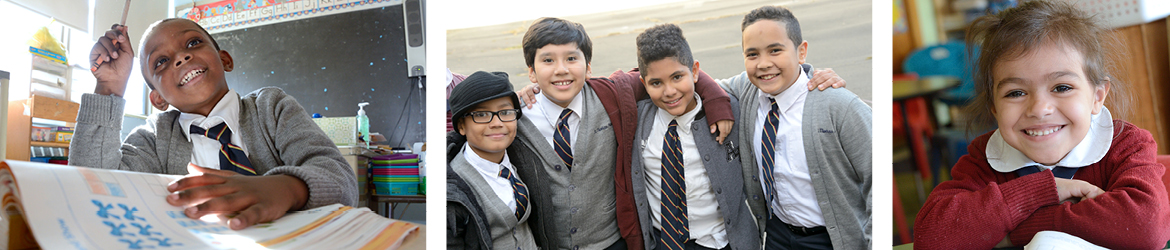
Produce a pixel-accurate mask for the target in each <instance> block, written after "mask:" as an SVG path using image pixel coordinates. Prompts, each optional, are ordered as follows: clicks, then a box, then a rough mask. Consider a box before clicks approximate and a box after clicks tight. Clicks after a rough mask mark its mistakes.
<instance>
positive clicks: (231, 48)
mask: <svg viewBox="0 0 1170 250" xmlns="http://www.w3.org/2000/svg"><path fill="white" fill-rule="evenodd" d="M402 23H403V17H402V8H401V7H399V6H390V7H385V8H375V9H368V10H359V11H354V12H347V13H341V14H334V15H327V16H320V17H314V18H308V19H301V20H295V21H288V22H282V23H276V24H270V25H264V26H258V27H252V28H246V29H240V30H233V31H227V32H223V33H217V34H213V35H212V36H213V37H214V38H215V39H216V41H217V42H218V43H219V45H220V47H221V48H222V49H224V50H227V51H228V52H229V53H231V55H232V58H234V59H235V71H233V72H230V73H228V74H227V81H228V84H229V85H230V86H231V88H232V89H235V90H236V91H237V92H239V93H241V94H246V93H248V92H251V91H253V90H256V89H259V88H261V87H267V86H276V87H280V88H281V89H283V90H284V91H285V92H287V93H288V94H290V95H292V96H294V97H295V98H297V101H298V102H300V104H301V106H304V107H305V110H306V111H308V112H309V113H310V114H312V113H320V114H322V115H324V116H326V117H347V116H355V115H357V110H358V107H357V104H358V103H359V102H369V103H370V105H369V106H366V108H365V110H366V114H367V115H368V116H369V117H370V132H380V133H382V134H383V135H384V136H386V138H387V140H388V141H389V142H388V144H389V145H391V146H395V147H402V146H408V145H410V144H412V143H414V142H422V141H425V140H426V132H425V131H424V128H425V126H426V121H425V114H424V113H425V112H424V111H425V108H424V107H425V106H424V104H423V103H424V102H425V99H426V98H425V95H426V91H425V89H422V88H420V87H419V85H420V84H419V81H425V78H421V79H420V78H409V77H407V67H408V66H407V63H406V54H405V46H406V45H405V41H404V38H403V24H402Z"/></svg>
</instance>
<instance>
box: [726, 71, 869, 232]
mask: <svg viewBox="0 0 1170 250" xmlns="http://www.w3.org/2000/svg"><path fill="white" fill-rule="evenodd" d="M801 70H802V74H801V75H800V76H799V77H798V80H797V82H795V83H794V84H793V85H792V86H790V87H789V88H788V89H785V90H784V91H783V92H782V93H781V94H779V95H776V96H770V95H768V94H767V93H762V91H760V90H759V88H757V87H756V86H755V85H753V84H752V83H751V82H750V81H749V79H748V76H747V73H746V72H744V73H741V74H740V75H737V76H735V77H732V78H730V79H727V80H722V81H720V85H721V86H722V87H723V88H724V90H726V91H728V93H730V94H731V95H733V96H736V97H737V98H739V100H740V101H741V103H743V105H742V106H740V109H739V115H740V116H739V117H740V118H741V119H740V121H739V122H738V124H743V126H746V127H753V126H754V128H753V129H742V130H740V132H739V138H740V140H739V141H740V144H741V145H743V146H742V147H741V150H740V160H741V164H742V165H743V168H742V169H743V174H744V176H745V182H744V183H745V190H747V191H746V192H747V195H748V202H749V204H750V206H751V208H752V211H753V213H754V215H755V216H756V220H757V221H758V223H759V225H761V226H760V229H761V232H760V233H761V234H762V235H766V237H767V238H765V248H768V249H773V248H775V246H768V244H770V243H771V244H785V245H787V244H792V245H794V246H802V245H807V246H810V247H811V248H812V249H817V248H834V249H868V248H869V247H870V235H871V232H872V229H871V227H872V221H871V219H870V213H871V212H870V211H871V209H872V205H871V202H872V196H871V194H870V192H871V185H872V182H873V178H872V169H871V165H872V163H871V160H872V153H871V151H872V149H871V147H872V144H871V142H872V134H871V131H872V128H871V123H872V119H871V117H872V114H871V112H870V108H869V106H867V105H865V103H863V102H862V101H861V99H859V98H858V97H857V96H856V95H854V94H853V93H852V92H849V91H848V90H845V89H826V90H824V91H808V90H807V89H805V87H804V86H805V85H806V84H805V83H807V81H808V79H809V78H811V76H812V75H811V72H812V65H807V64H805V65H801ZM768 98H771V99H773V100H777V105H776V106H777V111H778V114H779V115H778V116H779V117H778V120H777V122H779V124H776V125H773V127H772V128H774V129H776V130H775V139H774V140H773V141H770V143H771V146H772V148H771V150H772V151H773V154H772V155H771V157H772V158H773V162H774V163H775V166H774V167H773V171H771V172H769V174H771V177H772V179H773V181H771V182H770V183H769V181H767V179H768V175H765V172H763V171H764V168H765V165H764V161H763V156H764V152H766V151H765V150H768V149H766V148H762V143H763V142H764V141H763V140H762V139H761V138H762V135H763V133H764V130H763V128H764V123H766V122H767V120H768V119H767V114H768V113H769V112H770V110H771V107H770V106H771V101H770V100H769V99H768ZM761 112H763V114H764V116H763V117H761ZM748 176H750V180H747V178H746V177H748ZM769 184H771V186H772V188H771V189H770V190H772V191H771V197H772V198H771V199H769V192H766V190H769V188H768V186H769ZM825 236H828V237H827V238H828V239H825V238H826V237H825ZM777 240H781V241H777ZM826 241H828V242H831V243H830V244H825V243H828V242H826ZM805 243H808V244H805Z"/></svg>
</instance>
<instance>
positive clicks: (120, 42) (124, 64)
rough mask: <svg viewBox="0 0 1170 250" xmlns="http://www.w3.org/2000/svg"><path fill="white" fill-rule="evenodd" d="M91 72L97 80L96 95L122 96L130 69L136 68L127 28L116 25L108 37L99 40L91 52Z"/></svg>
mask: <svg viewBox="0 0 1170 250" xmlns="http://www.w3.org/2000/svg"><path fill="white" fill-rule="evenodd" d="M89 62H90V65H91V66H90V68H89V70H90V72H91V73H93V77H94V78H96V79H97V87H96V88H94V91H93V92H94V93H95V94H99V95H115V96H119V97H120V96H122V94H125V93H126V82H127V81H129V79H130V69H131V68H133V67H134V49H132V48H130V38H129V37H127V36H126V26H123V25H118V24H114V26H113V27H110V30H108V31H106V35H104V36H102V37H101V38H98V41H97V43H95V44H94V45H93V49H91V50H90V52H89Z"/></svg>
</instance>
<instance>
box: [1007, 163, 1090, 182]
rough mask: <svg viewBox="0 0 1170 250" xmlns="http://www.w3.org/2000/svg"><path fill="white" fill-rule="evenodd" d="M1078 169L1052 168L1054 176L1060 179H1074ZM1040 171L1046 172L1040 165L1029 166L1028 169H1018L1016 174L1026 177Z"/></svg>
mask: <svg viewBox="0 0 1170 250" xmlns="http://www.w3.org/2000/svg"><path fill="white" fill-rule="evenodd" d="M1077 169H1078V168H1067V167H1060V166H1058V167H1055V168H1052V175H1053V176H1056V177H1058V178H1064V179H1072V178H1073V175H1074V174H1076V173H1077ZM1040 171H1044V168H1043V167H1040V166H1039V165H1029V166H1026V167H1022V168H1020V169H1016V171H1015V172H1016V175H1019V176H1025V175H1030V174H1035V173H1039V172H1040Z"/></svg>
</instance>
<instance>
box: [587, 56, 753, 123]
mask: <svg viewBox="0 0 1170 250" xmlns="http://www.w3.org/2000/svg"><path fill="white" fill-rule="evenodd" d="M638 70H639V69H637V68H635V69H632V70H630V71H629V72H622V71H621V70H618V71H614V72H613V74H610V75H609V79H610V80H613V81H614V83H616V84H624V85H628V86H630V88H632V89H634V97H635V100H634V101H635V102H637V101H641V100H644V99H648V98H650V95H649V94H647V93H646V86H643V85H642V80H641V79H642V75H641V74H642V73H641V72H640V71H638ZM695 77H697V78H698V81H696V82H695V93H697V94H699V97H701V98H703V112H705V113H706V114H707V125H715V123H716V122H718V121H720V120H734V119H733V117H732V112H733V110H731V98H730V97H729V96H728V94H727V92H726V91H724V90H723V89H722V88H720V86H719V82H717V81H715V79H713V78H711V76H710V75H707V73H706V72H703V70H702V69H700V70H699V71H698V72H696V73H695Z"/></svg>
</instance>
